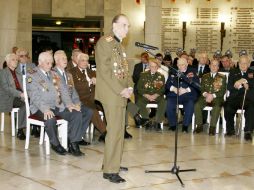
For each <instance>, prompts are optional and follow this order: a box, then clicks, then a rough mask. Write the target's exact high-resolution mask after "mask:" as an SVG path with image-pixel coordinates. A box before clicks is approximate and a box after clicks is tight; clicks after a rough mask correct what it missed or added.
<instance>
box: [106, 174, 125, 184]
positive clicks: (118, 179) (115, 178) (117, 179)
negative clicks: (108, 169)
mask: <svg viewBox="0 0 254 190" xmlns="http://www.w3.org/2000/svg"><path fill="white" fill-rule="evenodd" d="M103 178H104V179H108V180H109V181H110V182H112V183H123V182H126V181H125V179H123V178H121V177H120V176H119V174H118V173H103Z"/></svg>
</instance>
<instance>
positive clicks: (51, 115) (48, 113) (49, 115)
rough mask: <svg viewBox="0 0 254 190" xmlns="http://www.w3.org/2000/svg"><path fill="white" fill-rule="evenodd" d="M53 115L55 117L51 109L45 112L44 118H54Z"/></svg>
mask: <svg viewBox="0 0 254 190" xmlns="http://www.w3.org/2000/svg"><path fill="white" fill-rule="evenodd" d="M53 117H55V114H54V113H53V112H52V111H51V110H49V111H46V112H44V120H48V119H52V118H53Z"/></svg>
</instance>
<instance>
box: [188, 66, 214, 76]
mask: <svg viewBox="0 0 254 190" xmlns="http://www.w3.org/2000/svg"><path fill="white" fill-rule="evenodd" d="M198 67H199V64H196V65H192V68H194V69H195V71H196V73H197V75H198V77H199V78H202V76H203V75H204V74H206V73H209V72H210V68H209V65H205V67H204V69H203V73H202V74H201V75H199V73H198Z"/></svg>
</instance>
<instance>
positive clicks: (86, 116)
mask: <svg viewBox="0 0 254 190" xmlns="http://www.w3.org/2000/svg"><path fill="white" fill-rule="evenodd" d="M54 59H55V67H54V68H53V71H55V75H53V77H54V79H55V80H60V81H61V82H62V83H63V86H64V87H65V88H67V90H68V91H69V96H70V99H71V100H72V103H73V105H76V106H77V107H80V109H81V113H82V119H83V120H82V122H83V124H82V125H83V127H84V129H85V131H84V132H83V134H85V132H86V129H87V128H88V126H89V124H90V121H91V118H92V114H93V111H92V109H90V108H88V107H86V106H85V105H83V104H81V102H80V100H79V96H78V93H77V91H76V89H75V87H74V82H73V78H72V75H71V74H70V73H69V72H68V71H65V68H66V67H67V56H66V54H65V52H64V51H63V50H58V51H56V52H55V54H54ZM79 145H85V146H86V145H90V143H89V142H86V141H85V140H84V139H82V141H80V142H79Z"/></svg>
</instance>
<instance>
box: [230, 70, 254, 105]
mask: <svg viewBox="0 0 254 190" xmlns="http://www.w3.org/2000/svg"><path fill="white" fill-rule="evenodd" d="M246 73H247V74H246V76H242V73H241V71H240V69H239V68H236V69H232V70H230V72H229V76H228V85H227V89H228V90H229V92H230V94H229V97H228V99H230V100H232V99H238V98H243V95H244V88H240V89H236V88H235V87H234V84H235V82H236V81H237V80H239V79H241V78H245V79H246V80H247V81H248V84H249V90H248V91H247V95H246V99H249V100H250V101H254V100H253V97H254V71H253V70H251V69H248V70H247V72H246Z"/></svg>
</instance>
